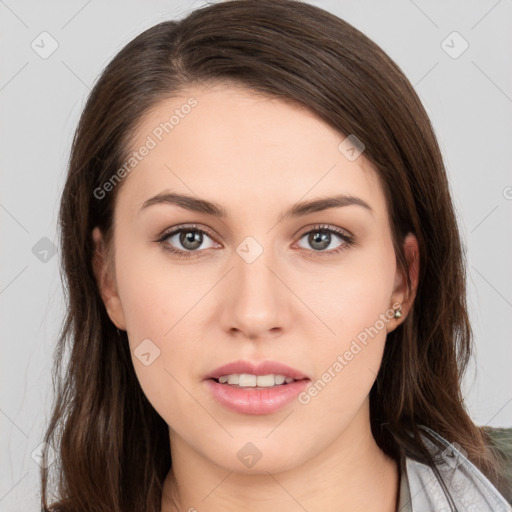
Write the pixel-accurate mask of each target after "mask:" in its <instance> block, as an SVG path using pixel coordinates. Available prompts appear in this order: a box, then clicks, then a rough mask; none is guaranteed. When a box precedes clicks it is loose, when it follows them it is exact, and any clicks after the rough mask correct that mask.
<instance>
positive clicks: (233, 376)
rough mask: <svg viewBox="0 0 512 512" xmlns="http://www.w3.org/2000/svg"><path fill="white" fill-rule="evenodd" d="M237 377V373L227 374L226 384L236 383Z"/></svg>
mask: <svg viewBox="0 0 512 512" xmlns="http://www.w3.org/2000/svg"><path fill="white" fill-rule="evenodd" d="M238 377H239V375H236V374H234V373H233V374H231V375H228V384H238Z"/></svg>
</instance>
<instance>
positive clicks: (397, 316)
mask: <svg viewBox="0 0 512 512" xmlns="http://www.w3.org/2000/svg"><path fill="white" fill-rule="evenodd" d="M401 316H402V304H400V309H395V318H400V317H401Z"/></svg>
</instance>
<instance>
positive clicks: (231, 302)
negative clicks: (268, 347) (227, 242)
mask: <svg viewBox="0 0 512 512" xmlns="http://www.w3.org/2000/svg"><path fill="white" fill-rule="evenodd" d="M250 250H254V247H252V248H251V249H250ZM271 252H272V251H271V250H270V249H266V250H263V252H261V254H260V255H259V256H258V257H256V259H254V260H253V261H251V258H246V257H245V255H244V253H243V252H241V254H242V256H240V254H239V253H236V254H234V255H233V267H234V268H233V269H232V270H231V272H230V273H229V275H228V276H227V279H226V282H225V283H224V290H223V291H224V293H225V294H226V300H225V301H224V302H223V309H222V313H221V323H222V327H223V328H224V330H225V331H226V332H229V333H230V334H231V335H235V334H237V335H238V336H240V337H245V338H249V339H257V338H268V337H273V336H276V335H279V333H281V332H282V331H283V330H284V329H286V326H287V325H288V322H289V320H290V309H289V304H290V298H291V297H290V296H291V295H292V294H291V292H290V291H289V289H288V288H287V287H286V286H285V284H283V281H284V282H286V279H285V276H284V275H280V274H283V272H281V271H280V268H281V267H280V266H279V264H278V263H277V261H276V259H275V258H274V257H273V256H272V254H271Z"/></svg>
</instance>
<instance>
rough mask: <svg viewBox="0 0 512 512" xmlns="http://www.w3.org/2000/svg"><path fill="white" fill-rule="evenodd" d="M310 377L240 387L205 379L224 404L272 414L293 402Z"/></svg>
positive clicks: (218, 400) (232, 407)
mask: <svg viewBox="0 0 512 512" xmlns="http://www.w3.org/2000/svg"><path fill="white" fill-rule="evenodd" d="M309 382H310V380H309V379H303V380H296V381H295V382H291V383H290V384H283V385H281V386H275V387H268V388H259V389H256V388H246V389H244V388H238V387H234V386H230V385H228V384H219V383H218V382H217V381H216V380H213V379H206V380H205V381H204V383H205V385H206V387H207V388H208V391H209V392H210V394H211V395H212V397H213V398H214V399H215V400H216V401H217V402H218V403H219V404H221V405H222V406H224V407H226V408H227V409H229V410H231V411H234V412H237V413H240V414H272V413H273V412H276V411H277V410H279V409H281V408H283V407H284V406H285V405H287V404H289V403H290V402H292V401H293V400H294V399H295V398H296V397H297V395H298V394H299V393H301V392H302V391H304V389H305V388H306V386H307V385H308V384H309Z"/></svg>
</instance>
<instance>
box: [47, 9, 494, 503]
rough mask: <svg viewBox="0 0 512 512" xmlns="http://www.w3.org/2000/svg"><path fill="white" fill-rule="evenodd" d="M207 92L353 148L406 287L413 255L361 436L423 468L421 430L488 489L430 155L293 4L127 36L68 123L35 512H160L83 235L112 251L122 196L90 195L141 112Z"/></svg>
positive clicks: (455, 239) (143, 435)
mask: <svg viewBox="0 0 512 512" xmlns="http://www.w3.org/2000/svg"><path fill="white" fill-rule="evenodd" d="M218 82H227V83H236V84H239V85H242V86H244V87H247V88H249V89H252V90H254V91H259V92H262V93H264V94H267V95H268V96H270V97H274V98H280V99H283V100H285V101H293V102H295V103H296V104H300V105H303V106H306V107H307V108H309V109H310V110H311V111H313V112H315V113H316V114H318V115H319V116H321V118H322V119H323V120H324V121H325V122H326V123H328V124H329V125H331V126H332V127H334V128H335V129H336V130H338V131H339V132H340V133H342V134H345V135H349V134H355V135H356V136H357V138H358V139H360V140H361V141H363V143H364V145H365V151H364V156H365V157H366V158H367V159H368V160H369V161H370V162H371V163H372V164H373V165H374V166H375V168H376V170H377V172H378V175H379V177H380V180H381V183H382V186H383V188H384V192H385V194H386V199H387V204H388V210H389V216H390V223H391V226H392V236H393V243H394V248H395V252H396V257H397V261H398V264H399V266H400V268H402V270H403V271H404V272H405V273H406V275H407V276H409V272H408V268H407V261H406V259H405V257H404V252H403V247H402V243H403V241H404V238H405V236H406V235H407V233H410V232H411V233H414V234H415V235H416V237H417V239H418V243H419V252H420V265H419V268H420V274H419V284H418V287H417V291H416V298H415V300H414V304H413V307H412V309H411V311H410V312H409V314H408V316H407V318H406V319H405V320H404V322H403V323H402V324H401V325H400V326H398V328H397V329H395V330H394V331H392V332H391V333H390V334H389V335H388V337H387V341H386V346H385V351H384V356H383V361H382V366H381V368H380V371H379V374H378V376H377V378H376V382H375V384H374V386H373V388H372V390H371V393H370V416H371V426H372V431H373V434H374V436H375V438H376V441H377V443H378V444H379V446H380V447H381V448H382V450H384V451H385V452H386V453H387V454H389V455H390V456H393V457H395V458H397V457H398V454H399V453H401V451H402V450H404V451H405V453H408V454H410V455H411V456H415V457H418V458H420V459H422V460H428V457H427V452H426V450H425V447H424V446H423V443H422V440H421V437H420V435H419V432H420V430H419V428H418V425H425V426H427V427H429V428H431V429H433V430H435V431H436V432H438V433H439V434H441V435H442V436H443V437H445V438H446V439H448V440H449V441H451V442H457V443H458V444H459V445H460V446H461V447H462V448H463V449H464V450H465V451H466V452H467V453H468V457H469V458H470V460H472V461H473V462H474V463H475V464H476V465H477V466H479V467H480V468H481V469H482V470H483V471H484V473H486V474H487V475H488V476H490V477H494V476H495V475H494V473H493V468H495V467H496V466H495V461H494V459H493V456H492V453H491V452H490V451H489V449H488V448H487V446H486V441H487V438H486V434H485V433H484V431H483V430H482V429H481V428H479V427H477V426H476V425H475V424H474V423H473V421H472V420H471V418H470V416H469V415H468V413H467V411H466V409H465V406H464V403H463V398H462V395H461V388H460V382H461V377H462V375H463V373H464V371H465V368H466V365H467V363H468V360H469V357H470V354H471V347H472V332H471V327H470V324H469V319H468V313H467V307H466V284H465V263H464V254H463V250H462V246H461V241H460V237H459V232H458V226H457V221H456V217H455V214H454V209H453V205H452V201H451V198H450V193H449V184H448V181H447V176H446V171H445V168H444V164H443V160H442V156H441V153H440V150H439V146H438V143H437V141H436V138H435V135H434V132H433V129H432V126H431V124H430V121H429V118H428V116H427V114H426V112H425V110H424V108H423V106H422V104H421V102H420V100H419V98H418V96H417V94H416V93H415V91H414V89H413V88H412V86H411V84H410V83H409V81H408V80H407V78H406V77H405V75H404V74H403V72H402V71H401V70H400V68H399V67H398V66H397V65H396V64H395V63H394V62H393V61H392V60H391V59H390V58H389V57H388V56H387V55H386V54H385V53H384V52H383V51H382V50H381V49H380V48H379V47H378V46H377V45H376V44H375V43H373V42H372V41H371V40H370V39H368V38H367V37H366V36H365V35H364V34H362V33H361V32H359V31H358V30H357V29H355V28H354V27H353V26H351V25H350V24H348V23H346V22H345V21H343V20H341V19H339V18H338V17H336V16H334V15H332V14H330V13H328V12H326V11H325V10H322V9H320V8H318V7H315V6H312V5H309V4H306V3H303V2H299V1H295V0H236V1H230V2H223V3H217V4H213V5H208V6H205V7H203V8H200V9H198V10H195V11H193V12H192V13H190V14H189V15H188V16H187V17H185V18H184V19H182V20H180V21H166V22H163V23H160V24H158V25H156V26H154V27H152V28H150V29H148V30H146V31H145V32H143V33H142V34H140V35H139V36H138V37H136V38H135V39H134V40H133V41H131V42H130V43H129V44H127V45H126V46H125V47H124V48H123V49H122V50H121V51H120V52H119V53H118V54H117V55H116V56H115V58H114V59H113V60H112V61H111V62H110V63H109V64H108V66H107V67H106V68H105V70H104V71H103V73H102V74H101V76H100V77H99V79H98V81H97V83H96V84H95V86H94V88H93V90H92V92H91V94H90V96H89V98H88V101H87V104H86V106H85V108H84V110H83V113H82V116H81V118H80V121H79V124H78V127H77V130H76V133H75V137H74V140H73V145H72V150H71V156H70V161H69V168H68V174H67V178H66V183H65V186H64V190H63V193H62V199H61V205H60V218H59V221H60V231H61V240H60V248H61V254H62V272H63V274H64V275H63V277H64V279H65V282H66V283H67V288H66V289H65V299H66V301H67V306H68V309H67V316H66V319H65V322H64V323H63V326H62V329H61V332H60V333H59V341H58V346H57V349H56V352H55V363H54V364H55V365H54V374H53V375H54V386H55V402H54V405H53V411H52V417H51V421H50V423H49V426H48V429H47V432H46V436H45V441H46V443H48V444H49V445H50V446H54V447H55V449H56V451H57V454H58V456H59V458H58V460H57V463H56V464H55V465H54V466H50V468H51V469H52V470H55V482H54V484H55V487H56V499H57V501H56V502H55V503H53V504H52V505H50V504H49V503H48V501H49V495H48V489H47V487H48V486H49V485H50V482H51V478H50V471H48V470H46V469H43V470H42V504H43V509H44V510H45V511H49V510H61V511H65V512H68V511H73V512H75V511H88V512H90V511H108V512H121V511H122V512H129V511H141V510H144V511H148V512H159V511H160V500H161V493H162V484H163V481H164V479H165V476H166V475H167V472H168V471H169V469H170V467H171V454H170V446H169V436H168V427H167V425H166V423H165V422H164V420H163V419H162V418H161V417H160V416H159V415H158V414H157V413H156V411H155V410H154V409H153V407H152V406H151V404H150V403H149V402H148V400H147V399H146V397H145V395H144V393H143V391H142V389H141V387H140V385H139V383H138V380H137V378H136V375H135V372H134V368H133V365H132V361H131V356H130V351H129V346H128V340H127V337H126V333H125V332H122V333H119V332H118V331H117V329H116V328H115V326H114V325H113V324H112V322H111V321H110V318H109V317H108V315H107V312H106V310H105V307H104V304H103V302H102V300H101V296H100V293H99V289H98V285H97V282H96V279H95V275H94V272H93V266H92V260H93V241H92V237H91V232H92V230H93V228H94V227H95V226H99V227H100V228H101V230H102V232H103V234H104V236H105V238H106V240H107V244H108V247H109V249H110V254H111V253H112V230H113V226H112V218H113V211H114V207H115V198H116V196H117V194H118V193H119V190H120V188H122V184H123V183H122V182H121V183H120V184H119V185H118V186H116V187H114V189H113V190H112V191H111V192H109V193H107V194H105V197H102V198H101V199H99V198H98V194H97V193H96V194H95V190H98V187H101V186H102V185H103V184H104V183H106V182H107V181H108V180H109V179H110V178H111V177H112V176H113V174H115V172H116V170H118V169H119V168H120V167H121V166H122V164H123V162H124V161H125V160H126V158H127V155H128V153H129V151H130V142H131V140H132V138H133V134H134V131H135V129H136V127H137V123H138V122H139V121H140V119H141V118H142V116H143V115H144V114H145V113H147V112H148V110H149V109H150V108H153V107H155V106H156V105H157V104H158V102H160V101H161V100H163V99H165V98H169V97H171V96H172V95H173V94H176V93H178V92H180V91H183V90H186V88H187V86H190V85H192V84H198V83H202V84H209V83H218ZM340 140H341V139H340ZM408 285H409V287H410V286H411V282H410V280H409V279H408ZM411 434H412V435H411ZM44 455H45V456H46V455H47V454H46V453H45V454H44ZM429 463H431V461H430V462H429Z"/></svg>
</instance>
